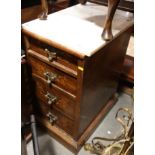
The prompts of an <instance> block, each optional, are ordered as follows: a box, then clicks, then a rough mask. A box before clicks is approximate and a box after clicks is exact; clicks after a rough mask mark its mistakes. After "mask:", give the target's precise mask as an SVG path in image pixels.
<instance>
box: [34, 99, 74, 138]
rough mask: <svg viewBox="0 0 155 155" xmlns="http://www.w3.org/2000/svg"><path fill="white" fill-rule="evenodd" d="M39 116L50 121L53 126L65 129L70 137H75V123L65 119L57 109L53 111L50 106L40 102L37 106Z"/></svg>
mask: <svg viewBox="0 0 155 155" xmlns="http://www.w3.org/2000/svg"><path fill="white" fill-rule="evenodd" d="M36 112H37V115H38V116H39V117H41V118H43V119H44V120H45V121H48V122H49V123H50V124H51V127H52V126H58V127H59V128H61V129H63V130H64V131H65V132H67V133H68V134H69V135H71V136H73V133H74V122H73V121H72V120H70V119H69V118H67V117H65V116H64V115H63V114H62V113H60V112H58V111H57V110H55V109H51V108H50V107H49V106H45V103H43V102H42V101H38V104H37V105H36Z"/></svg>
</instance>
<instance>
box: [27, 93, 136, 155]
mask: <svg viewBox="0 0 155 155" xmlns="http://www.w3.org/2000/svg"><path fill="white" fill-rule="evenodd" d="M120 107H126V108H129V109H131V110H132V111H133V101H132V98H131V96H129V95H127V94H124V93H123V94H120V95H119V99H118V101H117V103H116V104H115V105H114V106H113V108H112V109H111V110H110V112H109V113H108V114H107V115H106V117H105V118H104V119H103V120H102V122H101V124H100V125H99V126H98V128H97V129H96V130H95V132H94V133H93V134H92V135H91V137H90V138H89V139H88V141H87V142H90V141H91V140H92V138H93V137H95V136H100V137H109V138H114V137H116V136H117V135H119V134H120V132H121V129H122V128H121V126H120V125H119V124H118V123H117V122H116V120H115V114H116V111H117V110H118V109H119V108H120ZM38 141H39V148H40V155H74V154H73V153H72V152H70V151H69V150H68V149H66V148H65V147H64V146H63V145H61V144H60V143H59V142H58V141H56V140H55V139H53V138H52V137H50V136H49V135H47V134H45V133H42V132H41V131H39V132H38ZM27 152H28V155H34V153H33V146H32V141H30V142H29V143H28V145H27ZM78 155H90V153H89V152H87V151H85V150H84V148H82V149H81V150H80V151H79V153H78Z"/></svg>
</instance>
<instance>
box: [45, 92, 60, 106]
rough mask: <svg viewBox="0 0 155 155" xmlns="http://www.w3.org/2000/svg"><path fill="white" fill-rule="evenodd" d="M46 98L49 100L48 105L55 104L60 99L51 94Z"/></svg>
mask: <svg viewBox="0 0 155 155" xmlns="http://www.w3.org/2000/svg"><path fill="white" fill-rule="evenodd" d="M45 97H46V98H47V99H48V104H49V105H51V104H54V103H56V102H57V100H58V98H57V97H56V96H54V95H52V94H50V93H49V92H47V94H46V95H45Z"/></svg>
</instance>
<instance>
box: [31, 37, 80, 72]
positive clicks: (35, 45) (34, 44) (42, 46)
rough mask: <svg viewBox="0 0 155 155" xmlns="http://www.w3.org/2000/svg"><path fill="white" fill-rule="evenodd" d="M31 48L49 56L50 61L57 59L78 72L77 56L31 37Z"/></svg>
mask: <svg viewBox="0 0 155 155" xmlns="http://www.w3.org/2000/svg"><path fill="white" fill-rule="evenodd" d="M29 42H30V49H32V50H34V51H36V52H37V53H39V54H41V55H43V56H45V57H47V58H48V61H50V62H52V61H56V62H57V63H60V64H62V65H64V66H66V67H68V68H70V69H72V70H74V71H76V72H77V58H76V57H75V56H73V55H70V54H68V53H66V52H63V51H61V50H59V49H57V48H54V47H51V46H49V45H47V44H46V43H44V42H41V41H39V40H36V39H33V38H29Z"/></svg>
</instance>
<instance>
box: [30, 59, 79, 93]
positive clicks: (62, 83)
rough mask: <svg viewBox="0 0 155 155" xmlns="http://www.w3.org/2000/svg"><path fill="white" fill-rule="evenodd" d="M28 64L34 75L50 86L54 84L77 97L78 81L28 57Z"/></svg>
mask: <svg viewBox="0 0 155 155" xmlns="http://www.w3.org/2000/svg"><path fill="white" fill-rule="evenodd" d="M28 63H29V64H30V65H31V69H32V74H34V75H38V76H40V77H42V78H43V79H45V80H46V83H47V84H48V85H49V86H50V85H52V84H55V85H57V86H58V87H60V88H62V89H64V90H66V91H68V92H69V93H71V94H73V95H76V90H77V79H76V78H74V77H72V76H69V75H68V74H66V73H64V72H62V71H60V70H58V69H55V68H54V67H51V66H49V65H48V64H46V63H44V62H42V61H40V60H38V59H37V58H34V57H33V56H28Z"/></svg>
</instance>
